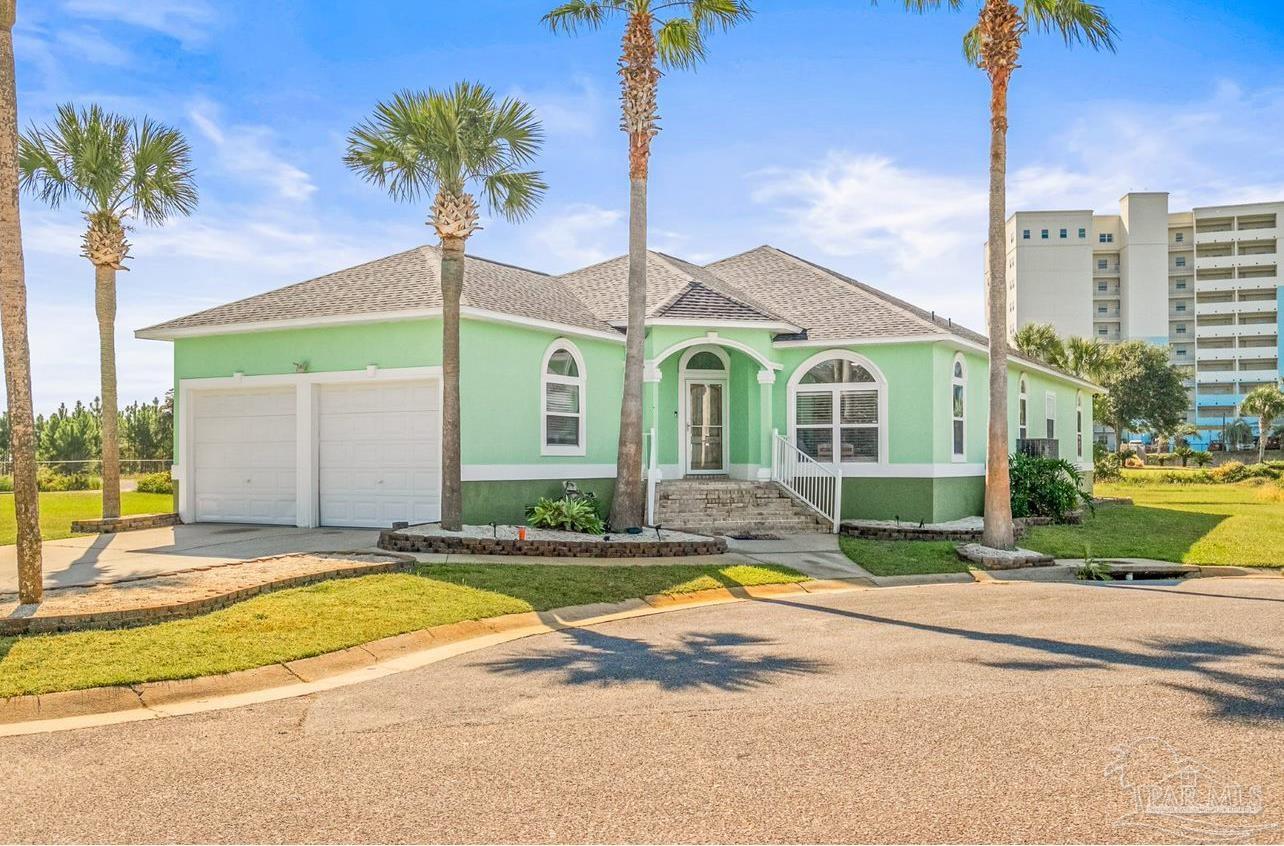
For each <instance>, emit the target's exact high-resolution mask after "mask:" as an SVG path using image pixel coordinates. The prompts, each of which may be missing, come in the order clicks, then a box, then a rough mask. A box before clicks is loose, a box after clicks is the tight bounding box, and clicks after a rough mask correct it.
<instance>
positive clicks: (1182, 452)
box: [1173, 444, 1195, 467]
mask: <svg viewBox="0 0 1284 846" xmlns="http://www.w3.org/2000/svg"><path fill="white" fill-rule="evenodd" d="M1194 454H1195V451H1194V450H1193V449H1191V448H1190V447H1188V446H1186V445H1185V444H1182V445H1181V446H1179V447H1177V449H1175V450H1173V455H1175V456H1177V457H1178V458H1180V459H1181V466H1182V467H1185V466H1186V462H1188V461H1190V457H1191V456H1192V455H1194Z"/></svg>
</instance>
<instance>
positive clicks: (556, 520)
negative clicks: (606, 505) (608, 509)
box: [526, 497, 603, 535]
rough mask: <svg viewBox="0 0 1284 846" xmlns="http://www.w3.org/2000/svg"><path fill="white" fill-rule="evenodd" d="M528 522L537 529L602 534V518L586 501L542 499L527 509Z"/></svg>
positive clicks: (565, 498)
mask: <svg viewBox="0 0 1284 846" xmlns="http://www.w3.org/2000/svg"><path fill="white" fill-rule="evenodd" d="M526 522H528V523H530V524H531V525H532V526H534V527H535V528H537V529H561V530H563V531H566V532H583V533H585V534H590V535H600V534H602V529H603V526H602V518H601V517H599V516H598V514H597V510H596V509H595V508H594V507H593V504H592V502H590V501H589V500H586V499H570V498H567V497H563V498H562V499H550V498H548V497H541V498H540V499H539V501H538V502H536V503H535V504H534V505H532V506H530V507H529V508H527V509H526Z"/></svg>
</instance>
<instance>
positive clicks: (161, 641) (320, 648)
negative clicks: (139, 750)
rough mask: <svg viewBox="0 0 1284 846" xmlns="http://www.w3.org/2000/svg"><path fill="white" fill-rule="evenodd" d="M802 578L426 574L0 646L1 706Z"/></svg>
mask: <svg viewBox="0 0 1284 846" xmlns="http://www.w3.org/2000/svg"><path fill="white" fill-rule="evenodd" d="M806 578H807V577H806V576H804V575H802V574H801V573H797V572H795V571H793V570H789V569H787V568H783V567H774V566H769V565H764V566H744V565H734V566H721V567H720V566H717V565H676V566H655V567H648V566H638V567H591V566H575V565H570V566H549V565H544V566H541V565H536V564H495V565H486V564H475V565H470V564H461V565H444V566H436V565H425V566H423V567H421V568H420V569H419V570H417V571H416V572H415V573H413V574H409V573H394V574H384V575H374V576H363V577H360V578H354V579H337V580H333V581H328V582H321V583H319V584H315V585H309V586H307V587H301V588H294V589H292V590H284V591H280V592H277V593H270V594H265V595H263V596H259V597H255V598H253V599H249V600H247V601H245V602H242V603H239V604H237V605H234V606H232V607H230V608H226V609H223V610H221V611H215V612H213V613H211V614H205V615H202V616H200V617H193V618H191V619H187V620H175V621H172V622H168V623H159V624H157V625H153V626H143V627H140V628H133V629H118V630H112V631H89V632H70V633H65V634H50V635H30V636H25V637H17V638H13V637H10V638H0V697H4V696H15V695H19V694H27V693H47V692H50V691H55V690H72V689H78V688H86V687H97V686H99V685H112V684H133V683H138V682H146V681H157V680H161V679H181V678H193V677H196V676H204V675H211V674H214V673H227V672H231V671H233V670H244V669H248V668H251V667H260V666H263V665H265V664H271V663H274V662H278V661H290V660H294V659H297V658H306V657H309V656H312V655H319V654H321V653H324V652H333V651H335V650H338V649H345V648H347V647H349V646H355V645H357V644H360V643H366V642H368V641H371V640H376V639H378V638H382V637H389V636H391V635H396V634H402V633H404V632H410V631H415V630H417V629H423V628H427V627H429V626H436V625H441V624H444V623H454V622H458V621H461V620H475V619H481V618H484V617H495V616H499V615H502V614H518V613H522V612H525V611H543V610H547V609H549V608H558V607H563V606H567V605H580V604H585V603H589V602H615V601H619V600H623V599H629V598H632V597H640V596H646V595H648V594H654V593H689V592H692V591H697V590H705V589H707V588H714V587H719V586H736V585H759V584H785V583H790V582H800V581H804V580H805V579H806Z"/></svg>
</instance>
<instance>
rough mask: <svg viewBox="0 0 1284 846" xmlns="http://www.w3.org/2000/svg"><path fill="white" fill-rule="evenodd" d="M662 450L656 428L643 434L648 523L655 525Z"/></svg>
mask: <svg viewBox="0 0 1284 846" xmlns="http://www.w3.org/2000/svg"><path fill="white" fill-rule="evenodd" d="M659 458H660V450H659V442H658V441H657V440H656V439H655V429H651V430H650V431H649V432H645V433H643V435H642V462H643V464H642V466H643V471H642V472H643V475H644V476H646V524H647V525H648V526H654V525H655V486H656V485H658V484H659V483H660V461H659Z"/></svg>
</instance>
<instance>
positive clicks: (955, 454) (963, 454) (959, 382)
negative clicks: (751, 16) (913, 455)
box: [949, 353, 967, 462]
mask: <svg viewBox="0 0 1284 846" xmlns="http://www.w3.org/2000/svg"><path fill="white" fill-rule="evenodd" d="M956 365H957V366H958V367H961V368H962V374H963V375H961V376H955V375H954V368H955V366H956ZM956 386H958V387H961V388H962V389H963V416H962V417H961V418H959V417H955V416H954V388H955V387H956ZM949 409H950V455H951V457H952V460H953V461H955V462H961V461H965V460H966V459H967V362H966V361H964V360H963V353H955V354H954V360H953V361H951V362H950V403H949ZM959 420H961V421H962V423H963V443H962V445H961V446H962V449H955V448H954V423H955V421H959Z"/></svg>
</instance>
